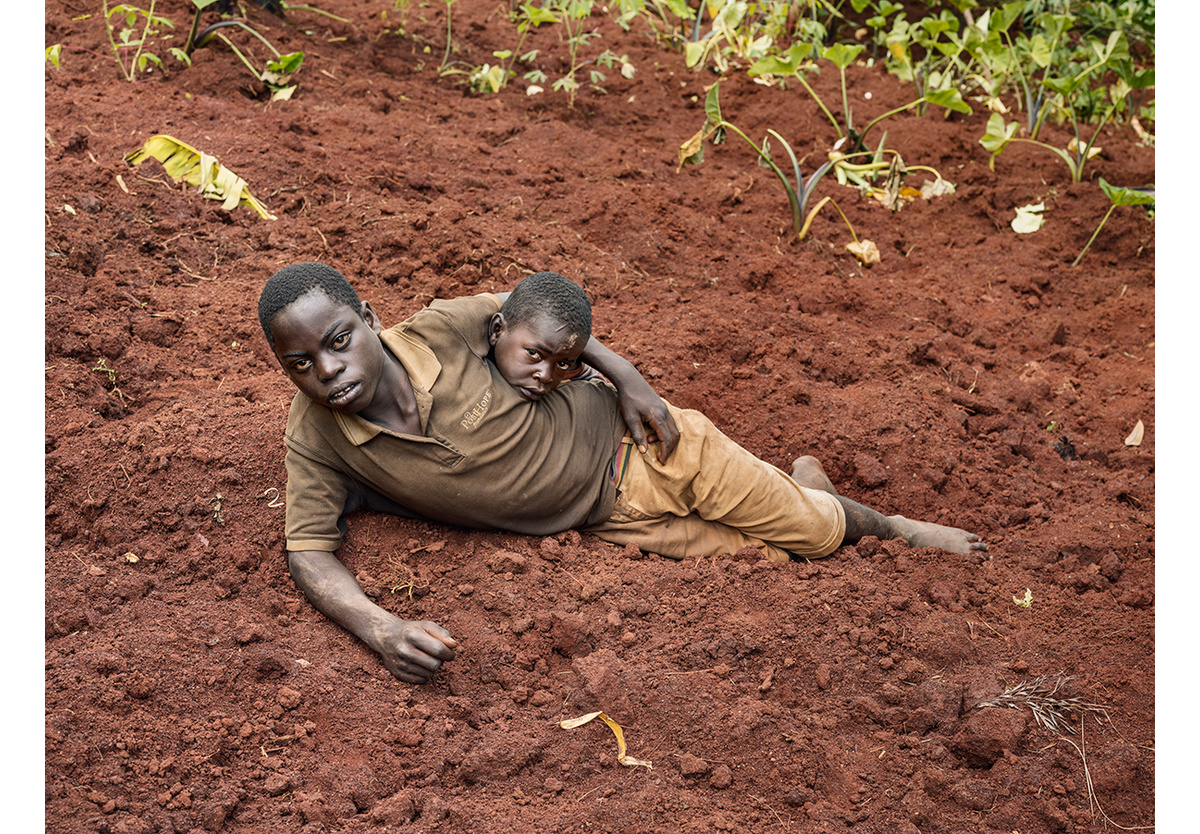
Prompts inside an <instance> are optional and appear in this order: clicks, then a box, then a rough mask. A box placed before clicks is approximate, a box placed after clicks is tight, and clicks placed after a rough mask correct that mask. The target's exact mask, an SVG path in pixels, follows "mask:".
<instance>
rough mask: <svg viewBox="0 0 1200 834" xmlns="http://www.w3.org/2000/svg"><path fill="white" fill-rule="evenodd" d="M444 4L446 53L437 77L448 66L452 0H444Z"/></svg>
mask: <svg viewBox="0 0 1200 834" xmlns="http://www.w3.org/2000/svg"><path fill="white" fill-rule="evenodd" d="M445 3H446V53H445V54H444V55H443V56H442V65H441V66H440V67H438V74H439V75H440V74H441V73H442V71H443V70H444V69H446V67H448V66H449V65H450V44H451V40H450V34H451V28H450V7H451V6H453V5H454V0H445Z"/></svg>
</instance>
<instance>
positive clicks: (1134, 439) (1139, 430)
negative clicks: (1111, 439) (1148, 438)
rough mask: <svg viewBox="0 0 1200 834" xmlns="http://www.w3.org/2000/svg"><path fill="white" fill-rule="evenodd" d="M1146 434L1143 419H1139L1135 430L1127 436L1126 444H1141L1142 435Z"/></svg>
mask: <svg viewBox="0 0 1200 834" xmlns="http://www.w3.org/2000/svg"><path fill="white" fill-rule="evenodd" d="M1145 434H1146V427H1145V426H1144V425H1143V424H1142V421H1141V420H1138V421H1137V425H1136V426H1134V427H1133V431H1131V432H1130V433H1129V437H1127V438H1125V445H1126V446H1141V445H1142V437H1143V436H1144V435H1145Z"/></svg>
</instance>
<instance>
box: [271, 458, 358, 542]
mask: <svg viewBox="0 0 1200 834" xmlns="http://www.w3.org/2000/svg"><path fill="white" fill-rule="evenodd" d="M284 463H285V465H286V466H287V474H288V482H287V509H286V510H285V514H286V530H287V549H288V550H291V551H296V550H325V551H329V552H332V551H334V550H337V549H338V548H339V547H341V545H342V536H343V535H344V533H345V530H344V528H343V527H341V526H340V525H339V522H340V520H341V517H342V514H343V513H344V512H345V509H346V503H347V500H348V499H349V497H350V495H351V493H352V491H353V490H354V486H355V485H354V482H353V481H352V480H351V479H350V478H349V477H348V476H346V475H344V474H343V473H341V472H339V471H338V470H336V469H334V468H333V467H331V466H328V465H326V464H324V463H322V462H321V461H319V460H317V459H316V458H315V457H314V456H312V455H310V454H306V451H305V449H304V447H303V446H302V445H301V444H299V443H298V442H296V441H295V440H294V439H293V438H288V440H287V454H286V455H285V457H284Z"/></svg>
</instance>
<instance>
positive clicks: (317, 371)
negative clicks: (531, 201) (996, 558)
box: [259, 263, 987, 683]
mask: <svg viewBox="0 0 1200 834" xmlns="http://www.w3.org/2000/svg"><path fill="white" fill-rule="evenodd" d="M259 321H260V322H261V324H262V327H263V332H264V334H265V335H266V338H267V341H268V343H269V344H270V345H271V348H272V350H274V352H275V356H276V358H277V359H278V360H279V363H280V364H281V365H282V366H283V369H284V371H285V372H286V373H287V375H288V378H289V379H291V380H292V382H293V383H295V385H296V387H297V388H299V389H300V392H299V393H298V394H297V395H296V397H295V398H294V399H293V401H292V406H291V410H290V412H289V414H288V423H287V431H286V437H285V444H286V447H287V452H286V464H287V471H288V485H287V521H286V524H287V550H288V565H289V569H290V571H291V574H292V577H293V579H294V580H295V582H296V585H297V586H298V587H299V588H300V590H301V591H302V592H303V593H304V595H305V596H306V597H307V598H308V599H309V600H310V601H311V602H312V603H313V605H315V606H316V607H317V609H318V610H320V611H321V612H322V613H323V614H325V615H326V616H327V617H329V618H330V619H332V620H333V621H334V622H336V623H338V624H339V625H341V626H342V627H344V628H346V629H347V630H349V631H350V632H351V633H353V634H355V635H357V636H358V637H359V638H360V639H361V640H363V642H365V643H366V644H367V645H368V646H370V647H371V649H372V650H374V651H375V652H376V653H377V654H379V656H380V658H381V659H382V661H383V663H384V665H385V666H386V667H387V669H388V671H390V672H391V673H392V674H393V675H395V676H396V677H397V678H399V679H400V680H402V681H406V682H409V683H424V682H426V681H428V680H429V679H430V678H431V677H432V676H433V674H434V673H435V672H436V671H437V670H438V669H439V668H440V667H441V665H442V664H443V663H444V662H445V661H447V660H451V659H453V658H454V654H455V652H454V649H455V647H456V646H457V643H456V641H455V640H454V639H453V638H452V637H451V636H450V634H449V632H447V631H446V630H445V629H443V628H442V627H440V626H438V625H437V624H435V623H432V622H413V621H408V620H402V619H400V618H398V617H396V616H395V615H393V614H391V613H389V612H388V611H386V610H384V609H383V608H381V607H379V606H377V605H375V604H374V603H373V602H371V601H370V600H369V599H368V598H367V596H366V595H365V594H364V593H363V591H362V589H361V588H360V587H359V585H358V583H357V582H356V581H355V580H354V578H353V576H351V574H350V572H349V571H348V570H347V569H346V568H345V566H344V565H342V563H341V562H340V561H339V560H338V558H337V557H336V555H335V554H336V551H337V549H338V547H340V546H341V543H342V536H343V534H344V533H345V516H346V515H347V514H348V513H350V512H351V511H353V510H355V509H369V510H376V511H382V512H388V513H393V514H396V515H404V516H408V517H419V518H428V519H433V520H436V521H439V522H443V523H448V524H456V525H460V526H464V527H476V528H492V529H500V530H507V531H511V532H515V533H525V534H530V535H549V534H552V533H558V532H562V531H564V530H568V529H572V528H574V529H578V530H582V531H586V532H591V533H595V534H596V535H598V536H600V537H601V538H603V539H606V540H608V541H611V542H614V543H617V544H628V543H634V544H636V545H638V546H639V547H641V548H642V549H643V550H646V551H650V552H654V553H660V554H662V555H665V556H670V557H673V558H683V557H684V556H689V557H695V556H707V555H716V554H722V553H733V552H735V551H737V550H738V549H740V548H742V547H745V546H747V545H752V546H757V547H759V548H761V549H762V550H763V551H764V552H765V553H766V555H767V557H768V558H770V559H775V560H787V559H789V558H791V557H792V556H800V557H803V558H817V557H822V556H827V555H829V554H830V553H832V552H833V551H834V550H836V549H837V548H838V547H840V546H841V545H843V544H853V543H854V542H857V541H858V540H859V539H860V538H862V537H863V536H876V537H878V538H881V539H885V538H896V537H900V538H903V539H905V540H907V541H908V542H909V543H910V544H912V546H914V547H936V548H941V549H944V550H949V551H954V552H960V553H965V552H968V551H972V550H980V551H982V550H987V545H986V544H984V543H983V542H982V541H980V539H979V537H978V536H976V535H974V534H972V533H968V532H966V531H964V530H959V529H957V528H953V527H944V526H942V525H938V524H932V523H929V522H921V521H913V520H911V519H907V518H904V517H903V516H898V515H897V516H884V515H882V514H881V513H878V512H876V511H875V510H872V509H870V508H868V507H865V506H863V505H862V504H859V503H856V502H854V501H851V500H850V499H848V498H845V497H843V496H841V495H838V494H837V492H836V490H835V489H834V488H833V484H832V483H831V482H830V481H829V478H828V477H826V475H825V472H824V470H823V469H822V468H821V465H820V463H818V462H817V460H816V459H815V458H812V457H802V458H800V459H798V460H797V461H795V463H794V464H793V467H792V472H791V474H790V476H789V475H788V474H785V473H784V472H783V471H782V470H780V469H778V468H777V467H774V466H772V465H770V464H767V463H765V462H763V461H761V460H759V459H758V458H756V457H755V456H754V455H752V454H750V453H749V452H747V451H745V450H744V449H742V448H741V447H740V446H738V445H737V444H736V443H733V442H732V441H731V440H729V439H728V438H727V437H725V436H724V435H723V434H721V432H720V431H718V430H717V429H716V427H714V426H713V424H712V423H711V422H710V421H709V420H708V419H707V418H706V417H704V415H702V414H700V413H699V412H696V411H691V410H688V409H679V408H676V407H674V406H672V405H670V404H668V403H664V402H663V401H662V400H661V399H659V398H658V397H657V396H656V395H655V394H654V392H653V391H652V390H651V389H650V386H649V385H648V384H647V383H646V381H645V380H644V379H642V377H641V375H640V374H639V373H638V372H637V371H636V370H635V369H634V367H633V365H632V364H630V363H629V362H627V361H626V360H624V359H622V358H620V357H619V356H617V355H616V354H614V353H613V352H612V351H610V350H608V349H607V348H605V347H604V346H603V345H601V344H600V343H599V342H597V341H596V340H595V339H593V338H591V327H592V321H591V308H590V306H589V304H588V300H587V296H586V295H585V294H584V292H583V290H582V289H580V288H579V287H578V286H577V285H575V284H574V283H572V282H571V281H569V280H567V279H566V278H564V277H562V276H561V275H557V274H555V273H538V274H536V275H532V276H530V277H529V278H527V279H525V280H524V281H522V282H521V283H520V284H519V285H518V286H517V287H516V289H515V290H513V292H512V293H502V294H483V295H478V296H473V297H467V298H458V299H453V300H449V301H444V300H439V301H435V302H433V303H432V304H431V305H430V306H429V307H427V308H425V309H424V310H421V311H420V312H418V313H417V314H416V315H414V316H412V317H411V318H409V319H408V320H407V321H404V322H402V323H400V324H399V325H397V326H395V327H393V328H391V329H389V330H384V329H383V328H382V325H381V323H380V321H379V319H378V317H377V316H376V315H375V312H374V311H373V310H372V309H371V307H370V305H369V304H367V303H366V302H363V301H361V300H360V299H359V297H358V295H357V293H355V291H354V289H353V288H352V287H351V286H350V284H349V283H348V282H347V281H346V279H345V278H344V277H342V275H341V273H339V272H337V271H336V270H334V269H333V268H331V267H329V266H326V265H324V264H319V263H299V264H292V265H291V266H287V267H284V268H283V269H281V270H279V272H277V273H275V274H274V275H273V276H271V278H270V280H269V281H268V282H267V284H266V286H265V287H264V289H263V292H262V295H261V297H260V299H259ZM581 361H582V362H586V363H587V365H588V366H590V368H594V369H596V370H597V371H599V372H600V373H599V374H594V373H583V374H580V375H579V378H577V379H574V380H572V381H571V382H570V384H567V385H562V386H561V387H560V383H561V382H562V381H563V379H564V378H565V377H568V376H573V375H574V372H575V371H576V370H579V365H580V363H581ZM600 374H603V377H607V379H604V378H603V377H601V376H600ZM609 380H611V384H610V382H609ZM647 428H648V429H649V431H647ZM635 448H636V451H637V453H636V454H635V453H634V450H635Z"/></svg>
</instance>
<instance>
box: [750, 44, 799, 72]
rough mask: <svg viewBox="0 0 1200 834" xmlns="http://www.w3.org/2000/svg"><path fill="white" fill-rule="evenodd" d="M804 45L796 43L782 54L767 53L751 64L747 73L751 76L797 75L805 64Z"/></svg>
mask: <svg viewBox="0 0 1200 834" xmlns="http://www.w3.org/2000/svg"><path fill="white" fill-rule="evenodd" d="M803 46H804V45H803V44H795V45H793V46H792V48H791V49H789V50H788V51H787V52H786V53H784V54H782V55H767V56H765V57H763V58H759V59H758V60H757V61H755V62H754V63H753V64H751V65H750V69H748V70H746V74H747V75H749V76H750V77H751V78H756V77H758V76H760V75H795V74H796V73H797V72H799V71H800V70H801V68H803V67H804V64H805V61H804V59H803V58H801V57H800V53H801V51H803ZM797 47H800V48H797Z"/></svg>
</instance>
